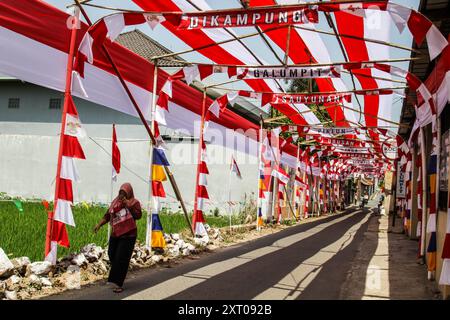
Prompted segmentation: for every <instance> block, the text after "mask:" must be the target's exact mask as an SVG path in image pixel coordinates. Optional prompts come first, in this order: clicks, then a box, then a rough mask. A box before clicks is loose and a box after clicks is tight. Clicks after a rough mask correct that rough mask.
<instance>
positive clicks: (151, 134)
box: [74, 0, 194, 233]
mask: <svg viewBox="0 0 450 320" xmlns="http://www.w3.org/2000/svg"><path fill="white" fill-rule="evenodd" d="M74 1H75V3H76V4H77V6H78V7H79V8H80V11H81V13H82V14H83V16H84V18H85V19H86V22H87V23H88V25H90V26H92V22H91V20H90V19H89V16H88V15H87V13H86V11H85V10H84V8H83V6H82V5H81V4H80V2H79V0H74ZM102 50H103V52H104V53H105V56H106V57H107V59H108V61H109V63H110V64H111V66H112V67H113V69H114V72H115V74H116V75H117V78H118V79H119V81H120V83H121V85H122V87H123V88H124V90H125V92H126V93H127V95H128V98H129V99H130V101H131V103H132V105H133V107H134V109H135V110H136V112H137V114H138V115H139V118H140V120H141V122H142V124H143V125H144V127H145V129H146V131H147V133H148V135H149V137H150V140H151V142H152V144H153V145H156V139H155V136H154V135H153V133H152V130H151V129H150V127H149V125H148V123H147V120H146V119H145V117H144V115H143V114H142V111H141V109H140V108H139V105H138V104H137V102H136V100H135V99H134V96H133V94H132V93H131V91H130V89H129V88H128V85H127V84H126V82H125V80H124V79H123V77H122V74H121V73H120V71H119V69H118V68H117V65H116V64H115V62H114V60H113V59H112V57H111V55H110V53H109V51H108V48H106V46H105V45H104V44H103V45H102ZM153 94H156V92H153ZM164 170H165V172H166V174H167V176H168V177H169V181H170V183H171V185H172V188H173V190H174V192H175V195H176V197H177V200H178V201H179V202H180V205H181V207H182V208H183V211H184V213H185V215H187V211H186V206H185V205H184V201H183V198H182V196H181V193H180V191H179V189H178V185H177V184H176V182H175V178H174V177H173V174H172V172H171V170H170V168H169V167H167V166H164ZM190 230H191V232H192V233H193V232H194V231H193V230H192V226H190Z"/></svg>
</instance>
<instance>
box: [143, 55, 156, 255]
mask: <svg viewBox="0 0 450 320" xmlns="http://www.w3.org/2000/svg"><path fill="white" fill-rule="evenodd" d="M154 66H155V67H154V70H153V91H152V92H153V94H152V105H151V107H150V110H149V111H150V119H151V120H150V121H151V130H152V132H154V131H155V112H156V90H157V87H158V60H156V61H154ZM149 159H150V161H149V164H150V165H149V176H148V181H149V188H148V193H147V200H148V202H147V221H146V222H147V223H146V228H147V232H146V233H145V246H146V247H147V249H148V250H149V251H150V252H152V227H153V217H152V216H153V207H154V205H155V202H154V201H155V200H154V194H153V190H152V166H153V147H152V144H151V143H150V150H149Z"/></svg>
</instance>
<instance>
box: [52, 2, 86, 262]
mask: <svg viewBox="0 0 450 320" xmlns="http://www.w3.org/2000/svg"><path fill="white" fill-rule="evenodd" d="M79 15H80V12H79V11H78V10H76V9H75V12H74V14H73V16H72V19H73V20H72V25H71V28H72V30H71V34H70V42H69V54H68V57H67V64H66V82H65V89H64V105H63V110H62V113H61V127H60V135H59V150H58V160H57V161H58V162H57V165H56V176H55V195H54V202H53V210H52V211H49V212H47V215H48V221H47V232H46V237H45V252H44V253H45V254H44V255H45V259H49V260H50V259H51V261H50V262H51V263H52V264H56V258H57V250H58V246H57V245H56V248H55V253H54V255H53V256H51V257H48V255H49V253H50V252H51V251H52V236H53V221H54V215H55V212H56V207H57V205H58V198H59V196H58V190H59V184H60V179H61V166H62V156H63V149H64V131H65V128H66V119H67V109H68V107H69V100H70V99H71V98H72V96H71V94H72V93H71V88H72V70H73V59H74V52H75V42H76V38H77V31H78V28H77V24H78V22H79Z"/></svg>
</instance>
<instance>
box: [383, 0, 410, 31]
mask: <svg viewBox="0 0 450 320" xmlns="http://www.w3.org/2000/svg"><path fill="white" fill-rule="evenodd" d="M387 11H388V12H389V14H390V15H391V17H392V20H393V21H394V23H395V25H396V27H397V29H398V31H399V32H400V33H402V32H403V30H404V29H405V27H406V26H407V23H408V20H409V16H410V15H411V9H409V8H406V7H403V6H399V5H398V4H395V3H392V2H388V5H387Z"/></svg>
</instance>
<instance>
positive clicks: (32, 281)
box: [28, 274, 42, 286]
mask: <svg viewBox="0 0 450 320" xmlns="http://www.w3.org/2000/svg"><path fill="white" fill-rule="evenodd" d="M28 279H29V280H30V284H31V285H35V286H41V285H42V281H41V278H39V277H38V276H37V275H35V274H32V275H31V276H30V277H29V278H28Z"/></svg>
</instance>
